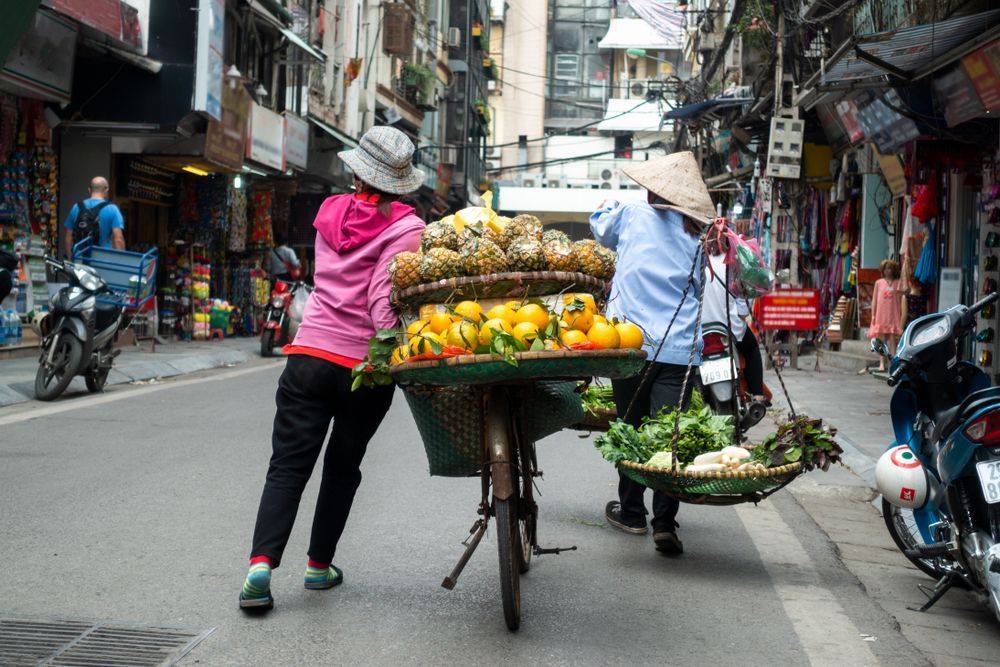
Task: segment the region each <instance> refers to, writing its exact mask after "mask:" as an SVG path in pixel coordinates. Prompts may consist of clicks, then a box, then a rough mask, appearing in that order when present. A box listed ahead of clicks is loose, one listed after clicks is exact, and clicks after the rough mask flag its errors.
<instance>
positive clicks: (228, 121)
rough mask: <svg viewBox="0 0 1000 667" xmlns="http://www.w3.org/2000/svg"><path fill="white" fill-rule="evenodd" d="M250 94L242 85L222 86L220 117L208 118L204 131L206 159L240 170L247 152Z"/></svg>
mask: <svg viewBox="0 0 1000 667" xmlns="http://www.w3.org/2000/svg"><path fill="white" fill-rule="evenodd" d="M249 115H250V94H249V93H247V91H246V88H244V87H243V86H241V85H237V86H229V85H227V86H223V88H222V120H215V119H214V118H213V119H210V120H209V121H208V130H207V131H206V133H205V158H206V159H207V160H211V161H212V162H214V163H215V164H218V165H222V166H223V167H228V168H229V169H232V170H233V171H239V170H240V169H241V168H242V167H243V154H244V152H245V151H246V139H247V120H248V118H249Z"/></svg>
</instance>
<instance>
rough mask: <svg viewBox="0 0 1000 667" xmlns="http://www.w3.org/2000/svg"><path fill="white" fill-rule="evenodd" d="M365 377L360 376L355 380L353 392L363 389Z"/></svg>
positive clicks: (352, 385)
mask: <svg viewBox="0 0 1000 667" xmlns="http://www.w3.org/2000/svg"><path fill="white" fill-rule="evenodd" d="M364 379H365V376H363V375H358V376H356V377H355V378H354V382H352V383H351V391H357V390H358V389H360V388H361V383H362V382H363V381H364Z"/></svg>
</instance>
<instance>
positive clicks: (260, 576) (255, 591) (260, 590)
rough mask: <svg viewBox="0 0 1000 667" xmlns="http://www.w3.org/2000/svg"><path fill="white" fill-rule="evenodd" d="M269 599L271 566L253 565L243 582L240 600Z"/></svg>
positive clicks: (262, 563) (261, 563) (263, 564)
mask: <svg viewBox="0 0 1000 667" xmlns="http://www.w3.org/2000/svg"><path fill="white" fill-rule="evenodd" d="M269 597H271V565H270V564H269V563H265V562H258V563H254V564H253V565H251V566H250V571H249V572H247V578H246V579H245V580H244V581H243V590H242V591H241V592H240V599H241V600H264V599H267V598H269Z"/></svg>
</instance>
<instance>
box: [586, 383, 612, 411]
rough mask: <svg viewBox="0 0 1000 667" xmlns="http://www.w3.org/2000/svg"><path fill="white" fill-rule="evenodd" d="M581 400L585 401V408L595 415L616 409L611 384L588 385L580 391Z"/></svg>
mask: <svg viewBox="0 0 1000 667" xmlns="http://www.w3.org/2000/svg"><path fill="white" fill-rule="evenodd" d="M580 400H581V401H582V402H583V409H584V410H586V411H587V412H588V413H589V414H591V415H594V416H595V417H596V416H599V415H600V414H601V413H604V412H607V411H613V410H614V409H615V399H614V396H613V395H612V394H611V387H610V386H609V385H594V384H592V385H590V386H588V387H587V388H586V389H584V390H583V391H582V392H581V393H580Z"/></svg>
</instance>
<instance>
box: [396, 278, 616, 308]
mask: <svg viewBox="0 0 1000 667" xmlns="http://www.w3.org/2000/svg"><path fill="white" fill-rule="evenodd" d="M607 288H608V283H607V282H606V281H604V280H601V279H599V278H595V277H593V276H588V275H587V274H585V273H571V272H568V271H531V272H522V273H493V274H489V275H485V276H467V277H465V278H446V279H444V280H439V281H437V282H433V283H424V284H423V285H414V286H413V287H407V288H406V289H404V290H398V291H397V290H394V291H393V293H392V303H393V306H395V308H396V310H400V311H407V310H409V311H414V310H416V309H417V308H419V307H420V306H422V305H423V304H425V303H445V302H451V301H461V300H464V299H472V300H476V299H497V298H500V299H506V298H511V299H515V298H516V299H521V298H524V297H531V296H548V295H552V294H561V293H563V292H591V293H593V294H595V295H598V296H601V295H603V294H604V293H605V292H606V291H607Z"/></svg>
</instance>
